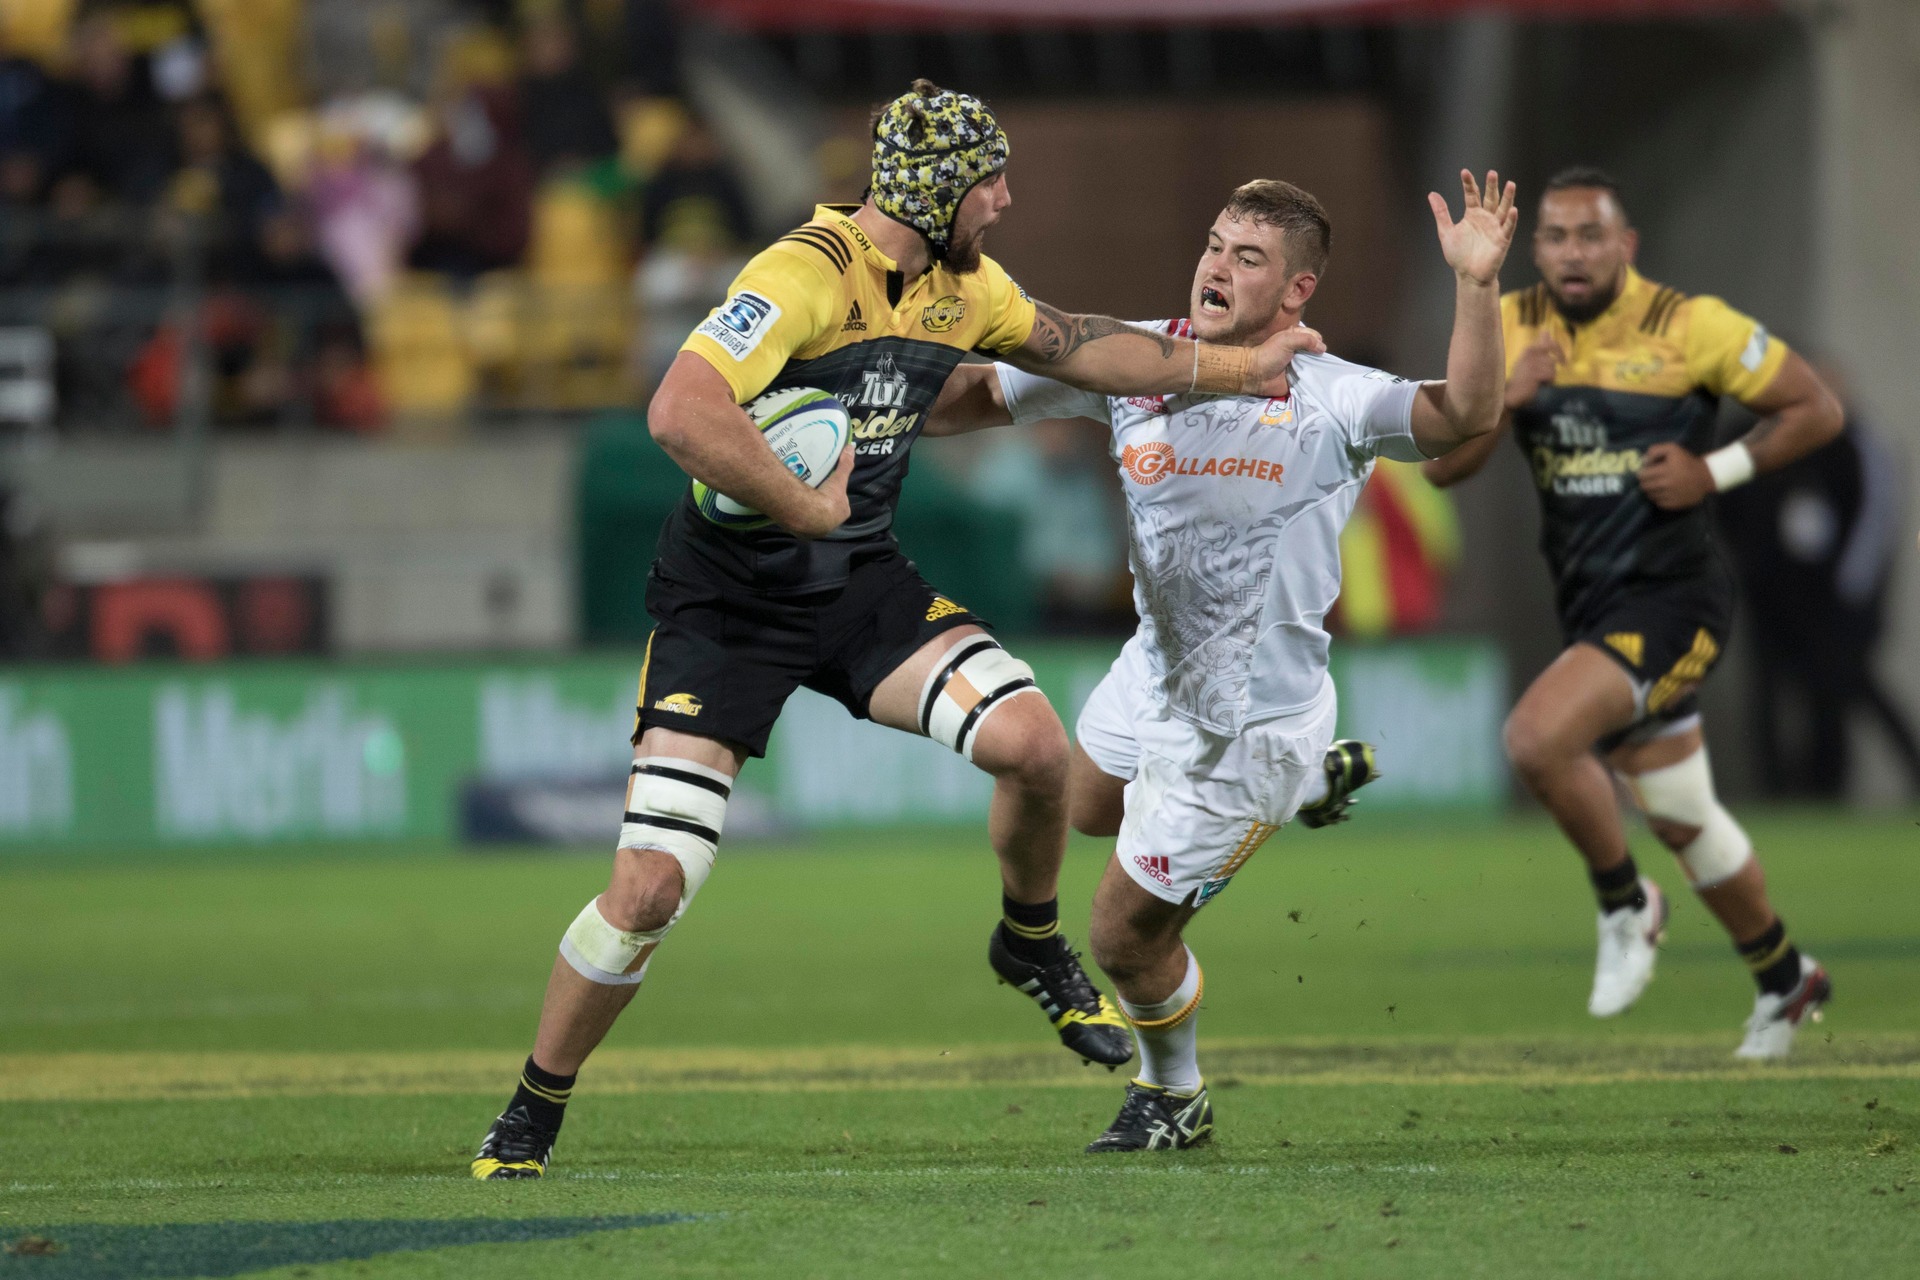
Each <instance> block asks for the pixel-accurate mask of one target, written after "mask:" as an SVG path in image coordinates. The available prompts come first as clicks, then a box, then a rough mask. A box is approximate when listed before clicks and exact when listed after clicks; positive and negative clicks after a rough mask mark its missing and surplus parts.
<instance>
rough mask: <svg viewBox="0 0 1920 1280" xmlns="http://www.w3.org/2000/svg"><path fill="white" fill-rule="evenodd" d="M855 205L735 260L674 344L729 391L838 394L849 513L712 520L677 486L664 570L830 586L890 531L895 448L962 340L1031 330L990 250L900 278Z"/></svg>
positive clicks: (924, 409)
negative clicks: (740, 266)
mask: <svg viewBox="0 0 1920 1280" xmlns="http://www.w3.org/2000/svg"><path fill="white" fill-rule="evenodd" d="M857 208H858V206H853V205H820V206H818V207H817V208H816V209H815V210H814V218H813V220H812V221H811V222H808V223H806V224H805V225H804V226H801V227H798V228H796V229H795V230H793V231H791V232H789V233H787V234H786V235H785V236H782V237H781V238H780V239H779V240H777V241H775V242H774V243H773V244H772V245H770V246H768V247H767V248H766V249H765V250H763V251H762V252H761V253H760V254H758V255H757V256H756V257H755V258H754V259H753V260H752V261H751V262H749V263H748V264H747V265H746V268H745V269H744V270H743V271H741V273H740V274H739V276H738V277H736V278H735V279H734V282H733V284H732V286H731V288H730V289H729V290H728V296H727V300H726V301H725V302H723V303H722V304H721V305H720V306H719V307H717V308H715V309H714V311H713V313H712V314H711V315H709V316H708V317H707V319H706V320H705V321H704V322H702V323H701V325H700V326H699V327H698V328H696V329H695V330H694V331H693V333H692V334H691V335H689V336H688V338H687V340H686V343H685V344H684V345H683V347H682V348H681V349H682V350H684V351H690V352H692V353H693V354H695V355H697V356H699V357H700V358H701V359H703V360H705V361H706V362H707V363H708V364H711V365H712V366H713V367H714V368H715V369H717V370H719V372H720V376H721V377H722V378H725V379H726V381H727V385H728V386H729V387H731V388H732V389H733V396H734V399H735V401H736V402H738V403H740V404H746V403H747V402H748V401H750V400H752V399H753V398H754V397H756V396H758V395H760V394H762V393H763V392H767V391H779V390H783V389H785V388H787V387H817V388H819V389H820V390H822V391H826V392H829V393H830V394H832V395H834V396H836V397H838V398H839V400H840V401H841V403H843V404H845V405H846V407H847V413H848V416H849V417H850V418H851V420H852V425H853V442H854V448H855V452H856V453H857V454H858V458H857V461H856V462H855V465H854V470H853V476H852V479H851V480H850V481H849V483H848V485H847V496H848V498H849V500H850V504H851V506H852V514H851V516H850V517H849V518H848V520H847V522H846V524H844V525H842V526H841V527H840V529H839V530H838V531H837V532H835V533H834V534H832V535H831V536H830V537H827V538H824V539H821V540H819V541H814V542H808V541H803V540H801V539H799V538H795V537H794V536H793V535H792V534H790V533H787V532H786V531H785V530H783V529H779V528H768V529H758V530H751V531H746V532H740V531H735V530H730V529H722V528H720V527H718V526H717V525H714V524H713V523H711V522H710V521H708V520H705V519H703V518H702V517H701V515H700V513H699V511H698V510H697V509H696V508H695V507H694V504H693V500H692V497H691V495H689V496H688V497H687V498H686V499H685V500H683V501H682V502H681V504H680V506H679V507H678V508H676V510H675V511H674V514H673V516H672V517H671V518H670V519H669V520H668V521H667V524H666V527H665V529H664V530H663V531H662V533H661V536H660V560H661V563H662V565H663V567H665V568H666V569H667V570H668V571H669V572H675V573H680V574H682V575H685V574H687V573H689V572H692V571H698V570H706V571H709V572H717V573H719V574H720V575H721V576H722V577H724V578H725V579H727V580H729V581H731V582H734V583H737V584H741V585H747V586H751V587H753V588H755V589H757V590H760V591H764V592H766V593H767V594H770V595H799V594H805V593H810V592H816V591H821V590H827V589H831V588H834V587H838V586H840V585H841V584H843V583H844V582H845V581H846V580H847V573H848V565H849V563H850V562H851V561H852V559H853V558H854V557H855V556H856V555H857V554H859V553H860V552H861V551H862V550H863V549H865V548H869V547H874V546H885V547H891V546H892V545H893V535H892V533H891V528H892V525H893V511H894V507H895V506H896V504H897V503H898V502H899V499H900V486H901V482H902V481H904V480H905V479H906V475H907V452H908V450H909V449H911V448H912V446H913V442H914V440H915V439H916V438H917V437H918V436H919V434H920V430H921V428H922V427H923V426H924V425H925V423H926V417H927V414H928V412H929V411H930V410H931V409H932V408H933V403H934V401H935V399H936V398H938V396H939V394H940V389H941V387H943V386H944V385H945V384H946V381H947V375H948V374H950V373H951V372H953V368H954V366H955V365H957V364H959V363H960V360H961V357H963V356H964V355H965V354H966V353H967V352H969V351H978V352H981V353H982V354H985V355H1005V354H1007V353H1008V352H1011V351H1013V350H1014V349H1015V348H1017V347H1019V346H1020V345H1021V344H1022V343H1024V342H1025V341H1026V340H1027V336H1028V334H1029V333H1031V332H1032V329H1033V321H1034V309H1033V303H1032V302H1031V301H1030V300H1029V299H1028V298H1027V296H1026V294H1025V293H1024V292H1022V291H1021V289H1020V287H1019V286H1018V285H1016V284H1014V282H1013V281H1012V279H1011V278H1009V277H1008V275H1007V273H1006V271H1005V270H1003V269H1002V268H1001V266H1000V264H999V263H997V262H994V261H993V260H992V259H991V258H983V259H982V260H981V264H980V267H979V269H978V270H976V271H972V272H969V273H967V274H965V275H959V274H956V273H954V272H952V271H950V270H948V269H947V268H946V267H945V266H943V265H936V266H934V267H932V268H931V269H929V270H928V271H926V272H924V273H922V274H921V275H919V276H917V277H915V278H913V279H911V280H909V279H907V278H905V277H904V276H903V275H902V274H901V272H900V269H899V265H898V264H897V263H895V262H894V260H893V259H891V258H889V257H888V256H887V255H886V254H884V253H882V252H880V250H879V249H878V248H876V247H875V246H874V244H873V242H872V241H871V240H870V239H869V238H868V237H867V234H866V232H864V231H862V230H861V229H860V226H859V224H858V223H856V222H854V220H853V219H852V217H851V216H849V215H851V214H852V213H854V212H855V211H856V210H857Z"/></svg>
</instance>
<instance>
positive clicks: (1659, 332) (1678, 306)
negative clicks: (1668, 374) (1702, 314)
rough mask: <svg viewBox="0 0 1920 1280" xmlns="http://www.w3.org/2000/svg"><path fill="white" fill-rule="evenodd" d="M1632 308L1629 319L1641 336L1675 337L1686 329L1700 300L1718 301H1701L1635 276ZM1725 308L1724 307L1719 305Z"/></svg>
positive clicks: (1655, 281) (1716, 300)
mask: <svg viewBox="0 0 1920 1280" xmlns="http://www.w3.org/2000/svg"><path fill="white" fill-rule="evenodd" d="M1633 284H1634V290H1635V292H1634V296H1633V303H1634V305H1633V307H1632V308H1631V309H1630V310H1629V311H1628V313H1627V314H1628V319H1629V320H1630V321H1632V322H1633V323H1634V324H1635V327H1637V328H1638V329H1639V331H1640V332H1641V333H1643V334H1646V335H1648V336H1649V337H1655V338H1678V337H1680V336H1681V335H1682V334H1683V333H1684V332H1685V329H1686V325H1687V323H1688V321H1689V320H1690V319H1691V318H1692V317H1693V315H1694V314H1695V310H1696V308H1697V307H1698V304H1699V303H1701V302H1702V301H1706V302H1710V303H1717V302H1719V301H1720V300H1719V299H1718V298H1711V299H1703V298H1699V297H1695V296H1693V295H1691V294H1689V293H1687V292H1686V291H1685V290H1683V289H1676V288H1675V287H1674V286H1672V285H1670V284H1661V283H1660V282H1659V281H1658V280H1649V279H1647V278H1646V277H1644V276H1640V275H1636V276H1635V277H1634V280H1633ZM1722 305H1724V304H1722Z"/></svg>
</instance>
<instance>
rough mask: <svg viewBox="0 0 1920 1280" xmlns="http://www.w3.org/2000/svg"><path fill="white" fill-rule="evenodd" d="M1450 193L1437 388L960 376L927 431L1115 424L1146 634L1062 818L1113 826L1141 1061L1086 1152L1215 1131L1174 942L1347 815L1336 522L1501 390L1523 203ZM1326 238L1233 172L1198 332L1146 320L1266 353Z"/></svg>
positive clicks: (1112, 886) (1354, 764)
mask: <svg viewBox="0 0 1920 1280" xmlns="http://www.w3.org/2000/svg"><path fill="white" fill-rule="evenodd" d="M1460 178H1461V186H1462V188H1463V190H1464V192H1465V198H1466V208H1465V211H1464V212H1463V214H1462V215H1461V217H1460V219H1459V220H1458V221H1457V222H1456V221H1455V220H1454V219H1453V218H1452V216H1451V215H1450V214H1449V212H1448V208H1447V203H1446V201H1445V200H1444V199H1443V198H1442V197H1441V196H1439V195H1437V194H1436V195H1430V196H1429V197H1428V201H1429V203H1430V204H1431V206H1432V208H1433V216H1434V222H1435V225H1436V226H1437V228H1438V230H1439V236H1440V248H1441V251H1442V253H1443V254H1444V255H1445V257H1446V260H1447V264H1448V265H1449V266H1450V267H1452V268H1453V271H1454V274H1455V278H1456V290H1455V303H1454V323H1453V337H1452V342H1451V345H1450V347H1449V349H1448V353H1447V377H1446V380H1445V381H1444V382H1426V383H1417V382H1406V381H1403V380H1402V379H1399V378H1396V377H1394V376H1392V375H1391V374H1387V373H1382V372H1380V371H1379V370H1377V369H1368V368H1365V367H1363V366H1360V365H1354V364H1349V363H1348V362H1346V361H1344V360H1340V359H1338V358H1336V357H1334V356H1332V355H1326V354H1313V353H1311V352H1309V351H1302V352H1301V353H1299V354H1297V355H1295V356H1294V358H1293V363H1292V367H1291V371H1290V373H1291V377H1290V385H1289V387H1288V389H1287V394H1285V395H1283V396H1279V397H1276V398H1268V397H1261V396H1252V397H1250V396H1214V395H1174V396H1138V397H1132V398H1118V397H1114V398H1109V397H1106V396H1102V395H1098V394H1094V393H1089V392H1085V391H1080V390H1076V389H1074V388H1072V387H1069V386H1067V385H1065V384H1063V383H1060V382H1055V381H1053V380H1051V379H1048V378H1044V377H1039V376H1035V375H1032V374H1026V373H1022V372H1020V371H1019V370H1017V369H1014V368H1013V367H1011V366H1009V365H1005V364H1000V365H992V366H987V365H973V366H963V367H962V368H960V369H958V370H956V371H955V373H954V375H953V377H952V379H950V381H949V383H948V387H947V390H946V392H945V393H944V395H943V398H942V400H941V402H940V404H939V405H938V406H937V407H936V409H935V413H934V419H933V422H932V423H931V425H930V426H929V428H928V430H929V433H930V434H952V433H955V432H959V431H967V430H973V429H977V428H980V427H989V426H997V425H1003V424H1006V423H1008V422H1016V423H1025V422H1035V421H1040V420H1043V419H1049V418H1081V417H1084V418H1093V419H1096V420H1098V421H1101V422H1106V423H1108V424H1110V425H1111V426H1112V428H1113V450H1112V451H1113V455H1114V457H1115V459H1116V460H1117V461H1118V463H1119V466H1120V472H1121V481H1122V485H1123V487H1124V489H1125V491H1126V496H1127V510H1128V526H1129V530H1130V540H1131V543H1132V546H1131V559H1132V565H1133V575H1134V594H1135V601H1136V604H1137V606H1138V609H1139V613H1140V628H1139V631H1138V632H1137V634H1136V635H1135V636H1134V638H1133V639H1132V640H1130V641H1129V642H1128V644H1127V647H1126V649H1125V650H1124V651H1123V652H1122V655H1121V657H1120V659H1119V660H1118V661H1117V662H1115V664H1114V666H1113V670H1112V671H1110V672H1109V673H1108V676H1107V678H1106V679H1105V680H1104V681H1102V683H1101V685H1100V687H1099V689H1098V690H1096V692H1095V694H1094V695H1093V698H1092V699H1091V700H1090V701H1089V703H1088V706H1087V709H1086V711H1085V713H1084V714H1083V715H1082V717H1081V720H1080V726H1079V739H1080V742H1079V746H1078V748H1077V749H1076V751H1075V762H1074V766H1073V769H1072V773H1071V782H1070V796H1069V808H1070V811H1071V813H1072V815H1073V820H1074V822H1075V825H1077V826H1079V827H1080V828H1081V829H1082V830H1084V831H1089V832H1090V833H1095V834H1101V833H1111V832H1112V831H1113V830H1114V828H1115V826H1116V825H1117V829H1118V835H1119V840H1118V843H1117V845H1116V847H1115V851H1114V856H1113V858H1112V859H1111V860H1110V861H1109V862H1108V864H1107V869H1106V874H1105V876H1104V877H1103V878H1102V880H1101V882H1100V887H1099V890H1098V891H1097V892H1096V893H1095V895H1094V902H1093V920H1092V926H1091V941H1092V944H1093V954H1094V959H1095V960H1097V961H1098V962H1099V964H1100V967H1101V968H1103V969H1105V970H1106V971H1107V974H1108V976H1109V977H1111V978H1112V979H1113V983H1114V986H1115V987H1116V988H1117V989H1118V991H1119V993H1120V998H1121V1007H1122V1009H1123V1010H1124V1011H1125V1013H1126V1015H1127V1019H1128V1021H1129V1022H1130V1023H1131V1024H1132V1026H1133V1030H1134V1035H1135V1037H1136V1039H1137V1040H1138V1043H1139V1048H1140V1059H1141V1071H1140V1075H1139V1077H1138V1078H1137V1079H1135V1080H1134V1081H1132V1082H1131V1083H1130V1084H1129V1085H1128V1087H1127V1095H1126V1099H1125V1101H1124V1102H1123V1104H1122V1105H1121V1108H1120V1114H1119V1116H1118V1118H1116V1119H1115V1120H1114V1122H1113V1125H1112V1126H1111V1127H1110V1128H1108V1129H1107V1131H1106V1132H1105V1133H1103V1134H1101V1135H1100V1136H1099V1138H1097V1139H1096V1140H1095V1141H1094V1142H1093V1144H1092V1145H1091V1146H1089V1147H1088V1148H1087V1149H1088V1150H1089V1151H1095V1152H1100V1151H1136V1150H1143V1149H1171V1148H1177V1147H1188V1146H1192V1145H1194V1144H1195V1143H1198V1142H1203V1141H1205V1140H1206V1139H1207V1137H1208V1135H1209V1134H1210V1133H1211V1132H1212V1129H1213V1108H1212V1105H1211V1103H1210V1102H1209V1101H1208V1097H1207V1090H1206V1085H1205V1083H1204V1081H1203V1079H1202V1077H1201V1073H1200V1066H1199V1061H1198V1055H1197V1040H1196V1034H1197V1028H1196V1025H1195V1023H1196V1019H1195V1016H1194V1015H1195V1011H1196V1010H1197V1009H1198V1008H1199V1006H1200V996H1201V990H1202V978H1201V972H1200V965H1199V962H1198V961H1196V960H1195V959H1194V956H1193V952H1192V951H1190V950H1189V949H1188V948H1187V946H1186V944H1185V943H1184V942H1183V941H1182V940H1181V935H1182V932H1183V930H1184V929H1185V928H1186V925H1187V922H1188V921H1189V920H1191V919H1192V918H1193V916H1194V913H1195V912H1197V911H1199V910H1200V908H1201V907H1203V906H1205V905H1206V904H1207V903H1208V902H1209V901H1211V900H1212V899H1213V898H1215V897H1217V896H1218V895H1219V894H1220V892H1221V891H1222V890H1224V889H1225V888H1226V887H1227V884H1228V882H1229V881H1230V880H1231V879H1232V878H1233V876H1234V874H1235V873H1236V872H1237V871H1239V870H1240V868H1241V867H1242V866H1243V865H1244V864H1245V862H1246V860H1247V859H1248V858H1249V857H1251V856H1252V854H1253V853H1254V851H1255V850H1256V849H1258V848H1259V847H1260V845H1261V844H1262V843H1263V842H1264V841H1265V840H1266V839H1267V838H1268V837H1269V836H1271V835H1272V834H1273V833H1274V832H1275V831H1276V830H1278V829H1279V828H1280V827H1281V826H1283V825H1284V824H1285V823H1286V822H1287V821H1288V820H1289V819H1291V818H1292V817H1294V815H1295V814H1296V813H1301V812H1302V809H1303V806H1307V807H1308V809H1309V813H1310V814H1311V818H1312V820H1313V821H1314V824H1315V825H1320V824H1322V823H1324V822H1326V821H1330V820H1337V819H1338V817H1339V816H1340V814H1341V812H1342V811H1343V810H1344V809H1345V807H1346V805H1347V803H1348V802H1349V797H1350V794H1351V790H1352V788H1353V787H1355V786H1358V785H1360V784H1361V783H1363V782H1365V781H1367V780H1368V778H1369V777H1370V776H1371V772H1372V771H1371V758H1370V753H1369V752H1367V751H1366V750H1365V747H1364V744H1359V743H1354V744H1339V745H1340V748H1341V749H1339V750H1334V751H1330V747H1331V746H1333V745H1334V744H1333V729H1334V712H1335V702H1334V690H1333V681H1332V680H1331V679H1330V678H1329V676H1328V674H1327V645H1328V638H1327V633H1326V631H1325V630H1324V628H1323V626H1322V620H1323V618H1324V617H1325V616H1326V612H1327V610H1328V609H1329V608H1331V607H1332V605H1333V602H1334V598H1335V597H1336V596H1337V595H1338V594H1339V591H1340V547H1339V541H1340V530H1341V528H1342V527H1343V526H1344V525H1345V524H1346V521H1347V517H1348V515H1349V514H1350V513H1351V512H1352V510H1353V507H1354V504H1355V502H1356V501H1357V500H1358V499H1359V496H1360V491H1361V489H1362V488H1363V487H1364V486H1365V484H1366V481H1367V477H1368V476H1369V475H1370V474H1371V473H1372V470H1373V461H1374V459H1375V458H1376V457H1388V458H1394V459H1398V460H1400V461H1403V462H1420V461H1424V460H1426V459H1429V458H1434V457H1438V456H1440V455H1442V454H1444V453H1447V452H1448V451H1449V450H1451V449H1454V448H1455V447H1457V446H1459V445H1461V444H1464V443H1465V442H1467V441H1468V440H1472V439H1475V438H1477V437H1479V436H1482V435H1485V434H1487V433H1488V432H1491V431H1492V430H1493V429H1494V427H1495V426H1496V424H1497V423H1498V422H1499V419H1500V408H1501V398H1502V395H1503V393H1504V390H1505V374H1506V362H1505V356H1504V352H1503V349H1502V341H1501V327H1500V280H1499V276H1500V265H1501V263H1502V262H1503V261H1504V260H1505V259H1506V255H1507V248H1508V246H1509V245H1510V244H1511V243H1512V240H1513V231H1514V226H1515V224H1516V222H1517V219H1518V215H1517V214H1516V212H1515V210H1514V204H1513V197H1514V188H1513V184H1512V183H1507V184H1506V185H1505V187H1504V188H1503V187H1502V186H1501V183H1500V179H1499V175H1498V174H1494V173H1489V174H1488V175H1487V181H1486V185H1485V187H1482V186H1481V185H1480V184H1479V183H1478V182H1477V181H1475V179H1474V177H1473V175H1472V174H1471V173H1466V172H1462V173H1461V175H1460ZM1331 245H1332V227H1331V224H1330V222H1329V221H1328V218H1327V214H1326V211H1325V209H1323V208H1322V207H1321V205H1320V202H1319V201H1317V200H1315V199H1314V198H1313V197H1312V196H1311V195H1309V194H1308V193H1307V192H1305V191H1302V190H1300V189H1299V188H1298V187H1295V186H1293V185H1291V184H1289V183H1285V182H1274V181H1265V180H1263V181H1257V182H1249V183H1247V184H1246V185H1244V186H1242V187H1240V188H1239V189H1238V190H1236V191H1235V192H1234V193H1233V196H1232V198H1231V199H1230V200H1229V201H1228V202H1227V206H1226V208H1225V209H1224V210H1223V211H1222V212H1221V214H1220V216H1219V217H1218V218H1217V219H1215V221H1214V224H1213V226H1212V228H1211V229H1210V230H1209V231H1208V233H1207V242H1206V247H1205V249H1204V250H1203V251H1202V252H1201V254H1200V263H1199V266H1198V267H1197V269H1196V270H1195V271H1194V276H1193V289H1192V297H1191V299H1190V307H1191V310H1190V317H1191V318H1190V319H1187V320H1169V321H1161V322H1158V324H1157V326H1155V327H1157V328H1159V329H1160V331H1161V332H1164V333H1169V334H1176V335H1180V336H1188V337H1197V338H1201V339H1204V340H1206V341H1210V342H1218V343H1223V344H1242V345H1246V346H1253V345H1257V344H1258V343H1260V342H1262V341H1264V340H1266V339H1267V338H1269V337H1271V336H1272V335H1274V334H1276V333H1279V332H1281V331H1283V330H1286V329H1289V328H1292V327H1293V326H1295V325H1298V324H1300V322H1301V315H1302V313H1303V311H1304V310H1305V308H1306V305H1307V302H1308V300H1309V299H1311V298H1312V297H1313V294H1314V290H1315V288H1316V287H1317V286H1318V284H1319V280H1320V274H1321V272H1322V271H1323V270H1324V269H1325V267H1326V261H1327V256H1328V252H1329V250H1330V248H1331ZM1349 748H1351V749H1349ZM1116 817H1117V818H1118V819H1119V820H1118V822H1117V824H1116V823H1115V821H1114V820H1115V818H1116Z"/></svg>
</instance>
